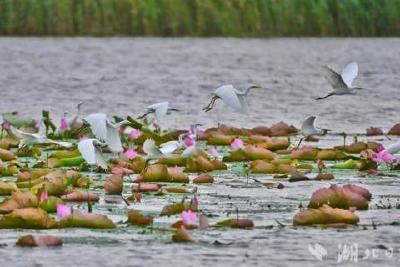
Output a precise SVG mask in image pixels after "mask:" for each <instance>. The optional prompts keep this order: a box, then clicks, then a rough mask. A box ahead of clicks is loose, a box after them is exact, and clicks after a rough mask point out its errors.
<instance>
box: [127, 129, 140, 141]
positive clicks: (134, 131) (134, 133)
mask: <svg viewBox="0 0 400 267" xmlns="http://www.w3.org/2000/svg"><path fill="white" fill-rule="evenodd" d="M141 135H142V132H141V131H140V130H138V129H132V131H131V132H130V133H129V137H130V138H132V139H138V138H139V137H140V136H141Z"/></svg>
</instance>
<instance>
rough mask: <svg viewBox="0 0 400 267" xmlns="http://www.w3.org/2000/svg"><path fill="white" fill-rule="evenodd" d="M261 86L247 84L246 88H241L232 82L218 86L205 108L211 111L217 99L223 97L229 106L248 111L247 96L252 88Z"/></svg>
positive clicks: (244, 111)
mask: <svg viewBox="0 0 400 267" xmlns="http://www.w3.org/2000/svg"><path fill="white" fill-rule="evenodd" d="M255 88H261V87H260V86H258V85H254V84H252V85H248V86H245V89H244V90H239V89H237V88H235V87H234V86H233V85H231V84H227V85H222V86H220V87H218V88H217V89H216V90H215V91H214V92H213V93H212V98H211V101H210V103H209V104H208V105H207V106H206V107H204V108H203V110H204V111H205V112H208V111H210V110H211V109H213V107H214V105H215V101H216V100H217V99H221V100H222V102H224V103H225V104H226V105H227V106H229V107H231V108H232V109H234V110H235V111H238V112H241V113H247V111H248V104H247V101H246V97H247V95H248V94H249V92H250V89H255Z"/></svg>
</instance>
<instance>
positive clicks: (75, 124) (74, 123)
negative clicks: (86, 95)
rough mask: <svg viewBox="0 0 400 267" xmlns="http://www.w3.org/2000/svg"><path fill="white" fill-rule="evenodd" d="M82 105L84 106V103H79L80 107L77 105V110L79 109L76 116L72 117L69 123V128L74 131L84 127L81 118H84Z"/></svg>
mask: <svg viewBox="0 0 400 267" xmlns="http://www.w3.org/2000/svg"><path fill="white" fill-rule="evenodd" d="M82 104H83V102H79V103H78V105H76V108H77V110H78V111H77V113H76V114H75V116H74V117H72V119H71V121H69V126H70V128H71V129H72V130H78V129H79V128H81V127H82V124H83V122H82V119H81V116H82V111H81V108H82Z"/></svg>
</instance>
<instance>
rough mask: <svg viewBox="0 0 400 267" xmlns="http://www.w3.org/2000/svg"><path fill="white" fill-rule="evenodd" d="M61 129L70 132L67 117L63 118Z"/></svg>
mask: <svg viewBox="0 0 400 267" xmlns="http://www.w3.org/2000/svg"><path fill="white" fill-rule="evenodd" d="M60 129H61V130H68V129H69V123H68V120H67V119H66V118H65V117H63V118H61V123H60Z"/></svg>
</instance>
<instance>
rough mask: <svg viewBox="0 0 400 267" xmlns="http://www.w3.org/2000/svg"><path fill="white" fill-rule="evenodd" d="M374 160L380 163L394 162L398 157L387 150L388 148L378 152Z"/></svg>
mask: <svg viewBox="0 0 400 267" xmlns="http://www.w3.org/2000/svg"><path fill="white" fill-rule="evenodd" d="M372 160H373V161H375V162H376V163H378V164H382V163H386V164H393V163H395V162H396V161H397V159H396V158H395V157H394V156H393V155H392V154H390V153H389V152H387V151H386V150H382V151H380V152H379V153H376V154H375V155H374V156H373V158H372Z"/></svg>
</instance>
